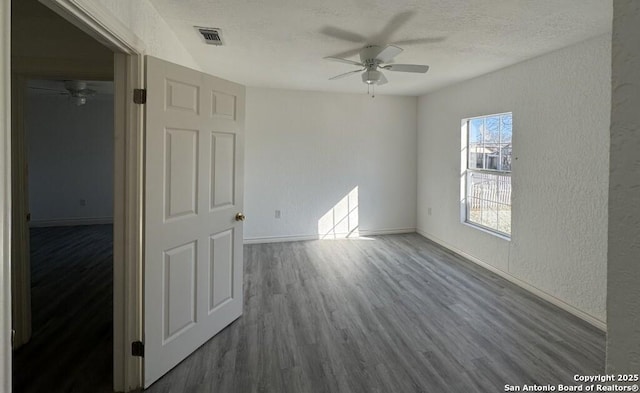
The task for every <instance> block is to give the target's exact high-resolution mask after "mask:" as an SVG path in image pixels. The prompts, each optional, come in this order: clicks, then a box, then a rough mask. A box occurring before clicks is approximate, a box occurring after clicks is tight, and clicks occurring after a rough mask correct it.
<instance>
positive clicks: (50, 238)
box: [13, 225, 113, 393]
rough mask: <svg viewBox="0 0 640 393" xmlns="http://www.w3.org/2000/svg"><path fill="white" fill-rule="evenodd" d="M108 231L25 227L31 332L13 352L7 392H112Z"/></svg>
mask: <svg viewBox="0 0 640 393" xmlns="http://www.w3.org/2000/svg"><path fill="white" fill-rule="evenodd" d="M112 232H113V230H112V226H111V225H93V226H77V227H56V228H33V229H31V239H30V240H31V287H32V288H31V296H32V299H31V301H32V312H33V314H32V318H33V335H32V338H31V341H30V342H29V343H27V344H26V345H25V346H23V347H21V348H19V349H18V350H17V351H15V352H14V356H13V391H14V392H16V393H23V392H24V393H32V392H33V393H36V392H38V393H42V392H78V393H80V392H83V393H84V392H92V393H94V392H111V391H113V389H112V386H113V385H112V379H113V377H112V375H113V374H112V368H113V360H112V359H113V322H112V321H113V301H112V293H113V261H112V259H113V252H112V249H113V246H112V244H113V234H112Z"/></svg>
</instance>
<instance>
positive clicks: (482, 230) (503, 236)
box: [462, 221, 511, 242]
mask: <svg viewBox="0 0 640 393" xmlns="http://www.w3.org/2000/svg"><path fill="white" fill-rule="evenodd" d="M462 224H463V225H466V226H468V227H471V228H473V229H477V230H479V231H481V232H484V233H488V234H489V235H493V236H495V237H499V238H500V239H502V240H506V241H508V242H510V241H511V236H508V235H505V234H503V233H500V232H496V231H492V230H491V229H489V228H485V227H483V226H480V225H478V224H475V223H473V222H469V221H462Z"/></svg>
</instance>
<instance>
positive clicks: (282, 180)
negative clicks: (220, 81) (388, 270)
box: [245, 88, 417, 239]
mask: <svg viewBox="0 0 640 393" xmlns="http://www.w3.org/2000/svg"><path fill="white" fill-rule="evenodd" d="M416 105H417V99H416V98H415V97H397V96H377V97H376V98H375V99H372V98H370V97H368V96H367V95H366V94H357V95H356V94H328V93H316V92H302V91H287V90H275V89H258V88H249V89H247V119H246V124H247V127H246V128H247V131H246V145H245V151H246V153H245V157H246V161H245V211H246V215H247V221H246V224H245V238H246V239H256V238H260V239H265V238H270V237H276V238H286V237H317V236H318V234H319V226H320V227H321V230H320V232H325V233H326V232H327V231H329V230H331V227H332V226H333V225H330V224H337V228H336V232H338V234H343V232H345V231H346V230H348V225H346V224H345V222H344V221H343V222H340V219H341V218H343V217H345V216H346V214H345V211H346V209H350V210H353V208H354V207H355V206H356V203H355V202H358V203H357V206H358V208H357V211H356V212H352V213H351V214H350V215H349V217H348V218H349V220H350V221H351V225H352V226H353V223H354V222H355V221H356V220H357V221H358V225H359V229H360V230H362V231H365V232H367V231H368V232H372V231H386V230H389V231H396V230H402V229H412V228H415V206H416V202H415V200H416V199H415V198H416V148H415V141H416ZM356 187H357V193H358V195H357V196H356V195H355V193H354V192H353V190H354V189H355V188H356ZM346 196H350V198H347V199H346V200H345V199H344V198H345V197H346ZM276 209H278V210H281V213H282V216H281V218H280V219H276V218H275V214H274V213H275V210H276ZM327 213H329V216H331V217H329V216H328V215H327ZM354 213H357V217H356V215H355V214H354ZM334 216H335V220H334Z"/></svg>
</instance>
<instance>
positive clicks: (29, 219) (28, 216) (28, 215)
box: [27, 213, 31, 222]
mask: <svg viewBox="0 0 640 393" xmlns="http://www.w3.org/2000/svg"><path fill="white" fill-rule="evenodd" d="M27 222H31V213H27Z"/></svg>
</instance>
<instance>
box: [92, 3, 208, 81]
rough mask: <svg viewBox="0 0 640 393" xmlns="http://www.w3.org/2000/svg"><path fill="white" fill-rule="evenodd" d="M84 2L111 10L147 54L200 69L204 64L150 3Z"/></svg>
mask: <svg viewBox="0 0 640 393" xmlns="http://www.w3.org/2000/svg"><path fill="white" fill-rule="evenodd" d="M82 2H99V3H100V4H101V5H102V6H103V7H105V8H107V9H108V10H109V11H111V12H112V13H113V14H114V16H116V17H117V18H118V19H119V20H120V21H121V22H122V23H123V24H124V25H125V26H127V27H128V28H129V29H130V30H131V31H133V32H134V33H135V34H136V35H137V36H138V37H139V38H140V39H141V40H142V41H143V42H144V44H145V50H146V53H145V54H147V55H152V56H155V57H158V58H160V59H164V60H167V61H170V62H173V63H176V64H180V65H183V66H185V67H190V68H194V69H197V70H199V69H200V65H199V64H198V63H197V62H196V61H195V60H194V59H193V56H191V54H190V53H189V52H188V51H187V50H186V49H185V48H184V46H183V45H182V43H181V42H180V41H179V40H178V38H177V37H176V35H175V34H174V32H173V30H172V29H171V28H170V27H169V25H168V24H167V22H165V20H164V19H163V18H162V17H161V16H160V14H159V13H158V11H157V10H156V9H155V8H154V7H153V5H152V4H151V2H149V1H148V0H135V1H121V0H80V3H82Z"/></svg>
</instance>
